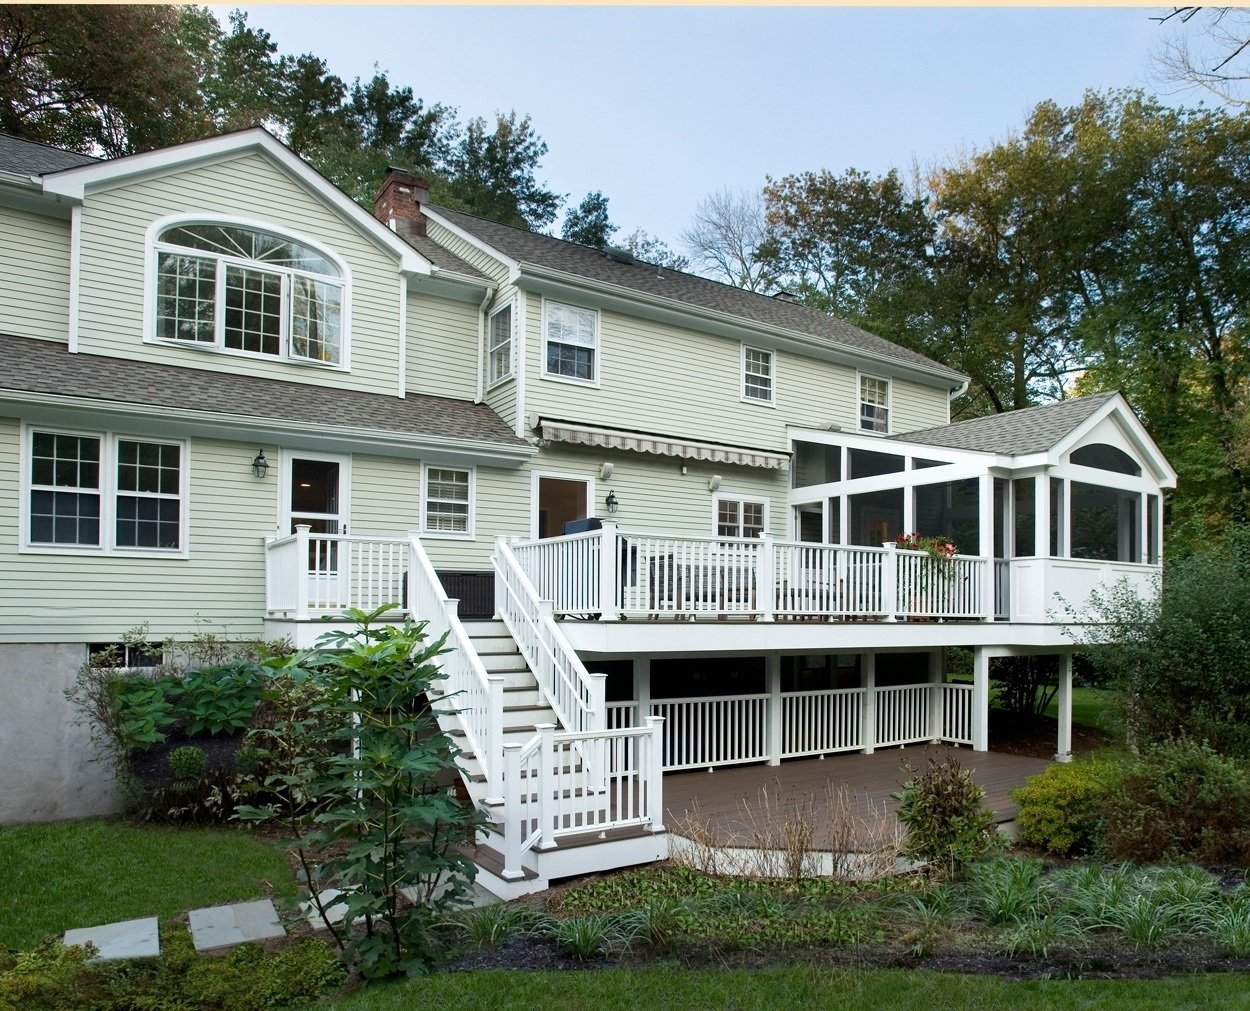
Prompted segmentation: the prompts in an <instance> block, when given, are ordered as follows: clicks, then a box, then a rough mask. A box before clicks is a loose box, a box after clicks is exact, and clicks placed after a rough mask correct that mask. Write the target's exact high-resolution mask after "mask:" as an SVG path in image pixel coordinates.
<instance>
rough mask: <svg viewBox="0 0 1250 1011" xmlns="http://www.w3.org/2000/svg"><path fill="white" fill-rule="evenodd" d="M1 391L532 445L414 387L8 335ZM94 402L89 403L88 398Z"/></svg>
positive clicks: (491, 418) (521, 450)
mask: <svg viewBox="0 0 1250 1011" xmlns="http://www.w3.org/2000/svg"><path fill="white" fill-rule="evenodd" d="M0 361H3V362H4V371H3V373H2V374H0V399H3V398H4V397H5V394H6V393H16V394H19V396H18V397H17V398H16V399H21V397H20V394H41V395H49V396H52V397H55V398H56V400H55V402H56V404H57V405H58V406H61V407H73V406H75V405H76V402H83V403H82V404H81V406H84V407H92V408H95V409H105V408H107V407H108V406H109V405H112V404H116V405H118V406H119V407H120V406H125V405H130V406H134V407H140V408H145V409H146V413H147V414H148V415H150V416H153V417H160V416H161V415H163V414H166V413H173V412H174V411H177V412H178V413H179V414H181V415H182V416H184V417H186V416H194V415H197V414H198V415H202V416H204V417H205V418H208V417H210V416H214V417H221V418H227V419H235V421H236V422H237V424H238V425H239V426H240V427H242V426H244V425H245V424H246V423H247V422H249V421H263V422H279V423H286V424H289V425H290V427H291V428H292V429H295V428H296V427H297V426H311V427H312V428H313V429H316V430H324V429H327V428H339V429H342V430H353V431H357V432H370V433H377V434H382V435H385V434H390V435H395V436H400V437H405V438H407V439H408V440H411V441H419V440H420V438H422V437H425V438H430V439H433V440H437V441H439V442H446V443H448V444H449V445H453V446H454V444H464V443H484V444H488V445H490V446H492V447H498V448H500V449H502V450H504V451H505V452H508V451H511V452H510V455H514V456H528V455H530V454H532V453H533V447H531V446H530V445H529V443H527V442H526V441H525V440H524V439H521V438H519V437H518V436H517V435H516V433H515V432H513V430H512V429H511V427H510V426H508V425H507V424H506V423H505V422H504V420H503V419H502V418H500V417H499V415H497V414H496V413H495V412H494V411H493V410H491V409H490V408H489V407H487V406H486V405H485V404H474V403H472V402H470V401H467V400H452V399H450V398H447V397H430V396H424V395H419V394H409V395H408V396H407V397H405V398H403V399H401V398H399V397H395V396H389V395H385V394H380V393H360V392H357V391H354V390H343V389H339V388H337V387H333V386H313V385H309V384H304V383H292V382H284V381H282V380H278V379H267V378H262V377H260V376H254V375H248V374H246V373H238V374H236V373H231V372H210V371H208V370H206V369H194V368H187V367H185V366H182V365H165V364H162V363H157V362H143V361H134V360H132V359H128V358H112V357H108V356H105V355H91V354H71V353H70V352H69V351H68V350H67V349H66V347H65V345H63V344H59V343H56V342H53V341H44V340H35V339H32V338H29V337H14V336H11V335H7V334H0ZM88 402H89V403H88Z"/></svg>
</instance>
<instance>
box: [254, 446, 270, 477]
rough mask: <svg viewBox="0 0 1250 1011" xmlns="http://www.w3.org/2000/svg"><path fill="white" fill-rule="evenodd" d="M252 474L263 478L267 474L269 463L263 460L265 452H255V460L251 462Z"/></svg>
mask: <svg viewBox="0 0 1250 1011" xmlns="http://www.w3.org/2000/svg"><path fill="white" fill-rule="evenodd" d="M252 473H253V474H255V475H256V476H257V477H259V478H263V477H264V476H265V475H266V474H268V473H269V461H268V460H266V459H265V451H264V450H263V449H261V450H257V452H256V459H255V460H253V461H252Z"/></svg>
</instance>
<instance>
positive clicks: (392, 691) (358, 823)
mask: <svg viewBox="0 0 1250 1011" xmlns="http://www.w3.org/2000/svg"><path fill="white" fill-rule="evenodd" d="M387 610H389V607H383V608H379V609H377V610H375V611H372V612H363V611H359V610H352V611H349V612H347V613H348V616H349V617H350V618H352V619H353V620H354V622H355V627H354V629H353V630H352V631H350V632H332V633H328V634H327V635H325V636H323V637H322V638H321V640H320V642H319V649H318V650H317V651H314V652H313V653H311V654H308V655H302V656H299V657H293V658H290V660H289V662H287V663H285V664H284V665H279V668H278V670H279V671H280V672H281V673H282V674H283V675H284V676H286V677H288V678H290V679H291V681H292V683H294V684H296V685H300V684H310V685H312V686H315V696H316V701H314V702H313V703H312V704H311V709H312V710H313V711H314V713H315V718H304V716H303V710H302V707H296V710H295V711H294V712H292V713H291V714H290V716H291V718H290V719H289V720H282V721H280V722H281V724H282V726H281V736H280V737H278V738H275V737H274V736H273V735H272V734H271V735H269V736H268V738H267V740H268V741H269V743H271V744H274V745H276V747H275V748H273V749H272V750H273V753H272V754H271V755H270V756H269V760H270V761H271V763H272V771H270V772H269V773H268V775H266V777H265V779H264V781H263V782H262V784H261V785H262V787H263V788H264V789H266V790H269V791H271V792H272V793H273V794H274V795H275V796H274V799H273V800H272V801H270V802H269V803H265V804H257V805H247V806H242V807H240V808H239V809H238V813H239V816H240V817H243V818H248V819H254V820H268V819H271V818H278V819H280V820H281V821H283V822H284V824H286V825H287V826H288V828H289V829H290V830H291V832H292V834H293V836H294V838H293V840H292V842H291V847H292V849H293V851H294V852H295V854H296V856H297V858H298V860H299V863H300V865H301V867H302V869H303V871H304V876H305V880H306V882H307V884H308V888H309V891H310V895H311V899H312V901H313V903H314V904H315V905H316V906H317V908H318V909H319V911H320V912H321V915H322V918H323V920H324V921H325V924H326V926H327V928H328V929H329V931H330V934H331V936H332V938H333V939H334V942H335V944H336V945H337V946H338V947H339V948H340V950H341V951H342V952H343V954H344V957H345V958H347V959H348V960H349V961H350V962H351V963H352V964H353V965H354V966H355V967H356V968H358V969H359V970H360V971H361V972H362V973H363V974H365V975H366V976H371V977H377V976H389V975H393V974H396V973H413V972H419V971H422V970H424V969H425V968H427V967H428V966H429V964H430V963H431V961H432V960H433V958H434V957H435V947H436V946H435V945H434V943H433V939H432V936H431V931H432V929H433V927H434V926H435V924H436V923H437V922H439V921H442V920H445V919H446V912H447V911H448V910H449V909H452V908H454V907H455V906H456V905H457V904H458V903H459V902H461V901H463V898H464V895H465V892H466V889H467V887H468V884H469V883H470V882H471V881H472V879H473V875H474V873H475V871H476V868H475V867H474V866H473V864H472V862H471V861H470V860H469V859H468V858H467V857H465V856H464V855H463V854H462V853H461V851H460V847H461V846H462V845H463V844H466V843H469V842H471V841H472V839H473V835H474V832H475V830H476V829H477V827H478V826H479V825H480V824H481V822H482V818H481V815H480V814H478V813H477V812H476V811H474V810H472V809H471V808H469V807H467V806H466V805H464V804H463V803H462V802H461V801H459V800H458V799H457V798H456V797H455V796H454V795H453V794H452V793H451V792H449V791H448V790H446V789H444V788H442V787H441V786H440V785H439V777H440V776H441V775H443V774H445V773H446V772H448V771H449V770H452V769H454V768H455V757H456V754H457V749H456V747H455V745H454V744H453V743H452V741H451V740H450V739H449V738H448V737H447V736H446V735H445V734H444V733H443V732H442V731H441V730H440V729H439V727H438V724H437V722H436V720H435V718H434V716H433V714H432V713H431V712H430V709H429V706H428V703H427V702H426V695H427V692H428V691H429V690H430V688H431V686H432V685H433V684H434V682H435V681H437V680H439V679H440V678H442V677H443V675H442V672H441V671H440V670H439V669H438V666H437V664H436V662H435V661H436V659H437V657H438V656H439V655H440V654H441V653H442V652H443V651H444V649H443V640H442V639H440V640H438V641H436V642H429V641H427V637H426V635H425V631H424V627H425V626H424V624H423V623H422V624H413V623H412V622H405V623H404V624H402V625H382V626H380V627H378V626H377V622H378V619H379V618H381V617H382V616H383V615H384V614H385V612H386V611H387ZM290 694H291V697H293V698H294V697H299V695H300V693H298V692H292V693H290ZM297 728H298V730H297ZM300 731H302V732H300ZM257 738H258V740H266V738H262V737H261V736H260V735H257ZM330 886H333V887H335V888H338V889H340V890H341V891H342V892H343V893H344V894H345V898H343V899H342V902H341V904H342V905H343V906H344V907H345V908H344V909H343V911H342V912H343V923H345V924H351V923H354V922H360V923H361V924H362V928H361V929H360V930H359V931H354V930H352V929H350V928H347V927H344V926H342V925H336V924H334V923H332V922H331V920H330V918H329V917H328V916H327V915H326V912H327V911H326V910H325V909H324V908H322V907H321V899H320V897H319V892H320V891H321V890H322V889H324V888H326V887H330Z"/></svg>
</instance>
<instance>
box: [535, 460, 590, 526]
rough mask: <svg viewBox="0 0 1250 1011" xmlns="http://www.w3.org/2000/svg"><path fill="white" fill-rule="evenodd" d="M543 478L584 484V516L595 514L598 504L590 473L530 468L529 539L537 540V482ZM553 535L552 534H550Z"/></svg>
mask: <svg viewBox="0 0 1250 1011" xmlns="http://www.w3.org/2000/svg"><path fill="white" fill-rule="evenodd" d="M543 478H550V479H552V480H554V481H580V482H582V483H584V484H585V485H586V516H587V517H591V516H593V515H595V506H596V505H597V504H598V501H599V500H598V498H597V497H596V492H595V478H594V475H593V474H592V475H591V476H590V477H587V476H586V475H585V474H572V473H570V472H568V471H562V470H532V471H530V539H531V540H535V541H536V540H538V483H539V481H540V480H541V479H543ZM551 536H554V535H551Z"/></svg>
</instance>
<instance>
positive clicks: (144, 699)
mask: <svg viewBox="0 0 1250 1011" xmlns="http://www.w3.org/2000/svg"><path fill="white" fill-rule="evenodd" d="M173 686H174V681H173V679H172V678H160V679H159V680H156V681H153V680H152V679H151V678H149V677H147V676H146V675H143V674H118V675H115V676H114V677H113V678H112V679H111V681H110V682H109V694H110V696H111V700H112V714H111V719H110V723H111V726H112V728H113V732H114V733H115V734H116V737H117V740H118V743H119V745H120V747H121V748H122V749H123V750H124V751H125V752H132V751H142V750H146V749H147V748H150V747H151V746H152V745H154V744H160V743H162V742H164V741H165V739H166V735H165V731H166V730H168V729H169V728H170V727H172V726H173V725H174V723H176V722H177V719H178V715H177V710H176V709H175V707H174V705H173V703H172V702H171V701H170V698H169V696H170V691H171V689H172V688H173Z"/></svg>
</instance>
